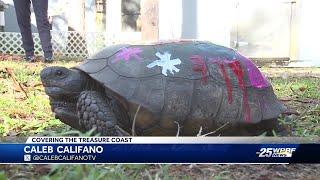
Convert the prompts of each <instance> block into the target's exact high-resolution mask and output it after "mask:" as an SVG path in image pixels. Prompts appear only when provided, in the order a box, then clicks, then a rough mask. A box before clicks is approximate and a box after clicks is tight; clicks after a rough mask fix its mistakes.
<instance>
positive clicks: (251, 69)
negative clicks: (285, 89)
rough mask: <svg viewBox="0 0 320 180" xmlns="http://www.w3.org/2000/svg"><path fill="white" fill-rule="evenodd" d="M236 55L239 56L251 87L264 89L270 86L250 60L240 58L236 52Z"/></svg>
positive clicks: (240, 56)
mask: <svg viewBox="0 0 320 180" xmlns="http://www.w3.org/2000/svg"><path fill="white" fill-rule="evenodd" d="M237 55H238V56H239V60H241V61H242V62H243V63H244V64H245V66H246V68H247V72H248V77H249V80H250V83H251V85H252V86H253V87H256V88H266V87H269V86H270V83H269V82H268V80H267V79H266V78H265V77H264V76H263V75H262V73H261V72H260V71H259V69H258V68H257V66H256V65H255V64H254V63H253V62H252V61H251V60H249V59H247V58H246V57H244V56H242V55H241V54H240V53H238V52H237Z"/></svg>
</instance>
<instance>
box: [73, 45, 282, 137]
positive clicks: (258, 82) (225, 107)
mask: <svg viewBox="0 0 320 180" xmlns="http://www.w3.org/2000/svg"><path fill="white" fill-rule="evenodd" d="M75 68H76V69H79V70H81V71H83V72H85V73H87V74H88V75H89V76H90V77H92V79H93V80H95V81H97V82H99V83H101V84H102V85H103V86H104V87H105V89H106V94H110V93H111V94H112V96H114V97H116V98H117V99H118V100H119V101H121V103H122V104H124V106H125V107H126V110H127V111H128V113H129V116H130V120H131V121H132V120H133V118H134V116H135V114H136V111H137V108H138V106H139V105H140V106H141V107H142V109H141V110H140V111H139V113H138V116H137V118H136V119H137V121H136V128H137V129H138V131H140V132H141V133H142V134H147V135H148V134H153V135H154V134H155V132H156V134H158V135H164V134H168V133H169V134H174V133H176V131H177V125H178V124H179V125H180V126H181V127H182V130H183V131H184V132H186V134H192V133H196V132H198V131H199V128H200V127H202V128H203V129H204V130H208V131H209V130H210V129H214V128H216V127H219V126H222V125H224V124H225V123H231V124H256V123H259V122H261V121H262V120H270V119H274V118H277V117H278V116H279V114H280V113H282V112H284V110H285V107H284V106H283V105H282V104H281V103H280V102H279V101H278V100H277V98H276V96H275V94H274V92H273V89H272V86H271V85H270V83H269V82H268V80H267V79H266V78H265V77H264V76H263V75H262V74H261V72H260V71H259V69H258V68H257V67H256V66H255V65H254V64H253V63H252V62H251V61H250V60H249V59H248V58H246V57H244V56H242V55H240V54H239V53H238V52H236V51H235V50H233V49H230V48H227V47H223V46H219V45H215V44H213V43H210V42H202V41H176V42H158V43H154V44H122V45H113V46H110V47H107V48H105V49H104V50H102V51H101V52H99V53H97V54H96V55H94V56H92V57H90V58H88V59H87V60H86V61H85V62H83V63H82V64H80V65H79V66H77V67H75Z"/></svg>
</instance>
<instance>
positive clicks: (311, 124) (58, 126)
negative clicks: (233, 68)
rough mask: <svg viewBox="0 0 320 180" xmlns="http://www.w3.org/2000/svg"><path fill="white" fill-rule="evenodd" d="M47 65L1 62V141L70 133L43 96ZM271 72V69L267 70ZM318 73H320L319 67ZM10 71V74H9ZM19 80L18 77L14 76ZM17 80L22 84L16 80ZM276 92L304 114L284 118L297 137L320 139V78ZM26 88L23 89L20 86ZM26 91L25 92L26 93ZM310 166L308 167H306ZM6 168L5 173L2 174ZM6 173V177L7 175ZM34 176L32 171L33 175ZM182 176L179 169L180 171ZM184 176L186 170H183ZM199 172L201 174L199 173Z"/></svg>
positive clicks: (170, 171) (165, 171) (160, 173)
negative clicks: (44, 70) (318, 137)
mask: <svg viewBox="0 0 320 180" xmlns="http://www.w3.org/2000/svg"><path fill="white" fill-rule="evenodd" d="M76 63H77V62H70V61H69V62H63V61H59V62H55V63H53V64H50V66H53V65H60V66H66V67H71V66H73V65H75V64H76ZM45 66H46V64H43V63H40V62H38V63H25V62H20V61H0V137H8V136H9V137H13V138H14V137H21V136H31V135H48V134H49V135H52V134H58V133H64V132H68V131H70V130H71V129H70V128H69V127H68V126H66V125H64V124H62V123H60V121H59V120H57V119H55V118H54V116H53V114H52V112H51V109H50V106H49V100H48V97H47V96H46V94H45V93H44V90H43V87H42V85H41V82H40V78H39V73H40V71H41V70H42V69H43V68H44V67H45ZM263 71H264V72H269V70H268V69H263ZM316 71H319V69H316ZM10 72H12V73H11V75H10ZM13 76H14V77H13ZM14 79H15V80H16V81H17V83H15V82H14ZM270 80H271V83H272V85H273V87H274V90H275V93H276V94H277V96H278V98H279V99H281V100H282V101H283V102H284V103H285V104H287V106H289V107H290V108H291V109H292V110H295V111H297V112H298V113H299V114H300V115H298V116H294V115H292V116H289V117H285V118H284V117H283V118H280V120H281V121H282V122H283V123H287V124H289V125H290V126H291V127H292V130H293V136H320V125H319V121H320V106H319V104H320V93H319V92H320V80H319V78H316V77H302V76H299V78H297V77H295V76H294V74H293V75H292V74H289V75H286V77H285V78H283V77H281V76H280V77H271V78H270ZM19 84H20V86H22V88H21V87H20V86H19ZM22 90H24V91H25V92H26V93H24V92H23V91H22ZM182 167H184V168H185V169H188V168H190V167H189V166H169V165H77V166H65V165H58V166H43V165H41V166H34V165H33V166H32V165H24V166H13V165H0V180H2V179H6V177H8V178H12V177H14V176H17V175H19V174H17V172H21V173H22V174H20V175H21V176H22V177H24V176H25V177H29V178H34V179H37V178H38V177H42V179H48V178H50V179H60V178H59V176H62V177H64V178H65V179H82V178H84V177H86V178H87V179H99V178H101V179H105V177H108V178H110V179H128V178H130V179H131V178H132V179H141V178H146V179H156V178H161V179H166V178H167V179H171V178H172V177H179V179H181V178H182V179H190V178H192V177H193V175H194V174H197V173H196V172H193V171H197V172H198V171H199V172H202V170H201V169H200V170H194V169H196V168H195V167H192V168H193V169H192V168H191V169H192V170H190V171H185V173H177V168H178V169H179V168H182ZM304 168H305V167H304ZM1 170H4V171H1ZM4 172H5V173H4ZM30 172H32V173H30ZM179 172H180V171H179ZM181 172H184V171H182V170H181ZM199 172H198V173H199ZM230 173H231V172H229V171H225V169H224V170H223V169H222V170H221V171H215V173H214V174H213V175H212V174H210V177H211V178H212V179H223V178H225V177H232V176H233V175H232V174H230Z"/></svg>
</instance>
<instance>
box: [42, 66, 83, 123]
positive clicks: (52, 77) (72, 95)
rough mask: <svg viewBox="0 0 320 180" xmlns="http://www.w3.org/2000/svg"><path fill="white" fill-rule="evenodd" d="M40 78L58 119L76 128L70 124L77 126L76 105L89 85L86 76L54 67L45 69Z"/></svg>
mask: <svg viewBox="0 0 320 180" xmlns="http://www.w3.org/2000/svg"><path fill="white" fill-rule="evenodd" d="M40 77H41V81H42V84H43V86H44V88H45V92H46V94H47V95H48V96H49V97H50V105H51V109H52V111H53V112H55V114H56V118H58V119H60V120H61V121H63V122H64V123H66V124H69V125H71V126H73V127H74V126H75V125H72V124H70V123H76V124H77V122H76V121H77V120H78V118H77V113H76V104H77V100H78V96H79V94H80V93H81V91H83V89H84V87H85V84H86V83H87V79H86V76H85V74H84V73H82V72H81V71H78V70H76V69H68V68H65V67H59V66H52V67H46V68H44V69H43V70H42V71H41V73H40ZM66 121H68V122H66ZM70 121H75V122H70Z"/></svg>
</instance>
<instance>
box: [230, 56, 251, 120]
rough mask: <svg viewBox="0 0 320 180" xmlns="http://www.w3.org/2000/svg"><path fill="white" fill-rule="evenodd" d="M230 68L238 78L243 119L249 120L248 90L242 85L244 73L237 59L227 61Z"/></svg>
mask: <svg viewBox="0 0 320 180" xmlns="http://www.w3.org/2000/svg"><path fill="white" fill-rule="evenodd" d="M228 65H229V67H230V69H231V70H232V71H233V73H234V74H235V75H236V77H237V79H238V84H239V87H240V89H241V90H242V93H243V95H242V99H243V106H244V119H245V122H251V112H250V106H249V102H248V92H247V89H246V87H245V85H244V81H243V78H244V73H243V71H242V68H241V64H240V62H239V61H230V62H229V63H228Z"/></svg>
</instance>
